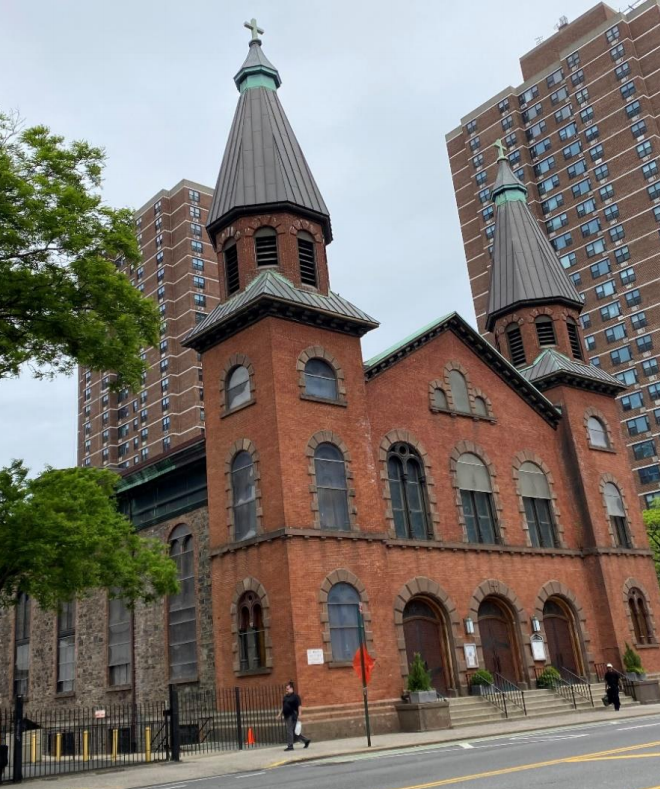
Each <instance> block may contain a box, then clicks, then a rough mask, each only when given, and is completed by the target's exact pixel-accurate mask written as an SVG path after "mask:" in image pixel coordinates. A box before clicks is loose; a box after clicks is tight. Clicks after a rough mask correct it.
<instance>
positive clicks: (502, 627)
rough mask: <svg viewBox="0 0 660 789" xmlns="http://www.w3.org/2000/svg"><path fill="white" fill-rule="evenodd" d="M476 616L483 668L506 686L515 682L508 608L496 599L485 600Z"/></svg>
mask: <svg viewBox="0 0 660 789" xmlns="http://www.w3.org/2000/svg"><path fill="white" fill-rule="evenodd" d="M478 616H479V635H480V636H481V649H482V651H483V655H484V663H485V665H486V668H487V669H488V671H490V672H491V674H501V675H502V676H503V677H504V678H505V679H508V680H509V681H510V682H519V681H520V665H519V660H518V657H517V655H518V647H517V639H516V635H515V628H514V623H513V616H512V614H511V611H510V610H509V608H508V606H506V605H505V604H504V603H503V602H501V601H500V600H498V599H497V598H496V597H486V598H485V599H484V600H482V602H481V604H480V606H479V614H478Z"/></svg>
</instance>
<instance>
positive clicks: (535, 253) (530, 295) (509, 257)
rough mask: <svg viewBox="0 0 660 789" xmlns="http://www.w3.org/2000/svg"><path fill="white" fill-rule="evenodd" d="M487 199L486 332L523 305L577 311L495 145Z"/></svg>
mask: <svg viewBox="0 0 660 789" xmlns="http://www.w3.org/2000/svg"><path fill="white" fill-rule="evenodd" d="M496 147H497V148H498V150H499V152H500V153H499V156H498V158H497V161H498V163H499V166H498V172H497V178H496V179H495V184H494V186H493V191H492V194H491V197H492V199H493V201H494V202H495V205H496V206H497V217H496V220H495V238H494V242H493V263H492V266H491V277H490V294H489V300H488V312H487V316H486V329H487V330H488V331H492V330H493V328H494V326H495V322H496V320H497V319H498V318H499V317H500V316H501V315H504V314H507V313H510V312H513V311H514V310H515V309H518V308H519V307H521V306H523V305H529V306H532V305H540V304H552V303H559V304H564V305H566V306H569V307H572V308H573V309H576V310H578V311H580V310H581V309H582V299H581V298H580V294H579V293H578V292H577V290H576V289H575V286H574V285H573V283H572V282H571V281H570V279H569V278H568V277H567V276H566V272H565V271H564V269H563V268H562V266H561V264H560V262H559V259H558V258H557V253H556V252H555V250H554V248H553V246H552V244H551V243H550V241H549V240H548V238H547V236H546V235H545V233H544V232H543V231H542V230H541V228H540V226H539V223H538V221H537V220H536V218H535V217H534V216H533V214H532V212H531V211H530V209H529V206H528V205H527V189H526V188H525V186H524V185H523V184H522V183H521V182H520V181H519V180H518V179H517V178H516V176H515V175H514V174H513V171H512V170H511V166H510V164H509V160H508V159H507V157H506V155H505V154H504V146H503V144H502V143H501V142H499V143H497V144H496Z"/></svg>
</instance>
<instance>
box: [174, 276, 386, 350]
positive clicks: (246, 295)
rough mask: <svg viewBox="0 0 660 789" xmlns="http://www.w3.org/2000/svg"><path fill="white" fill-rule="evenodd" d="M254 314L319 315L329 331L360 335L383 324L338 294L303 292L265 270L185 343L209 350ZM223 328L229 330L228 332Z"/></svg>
mask: <svg viewBox="0 0 660 789" xmlns="http://www.w3.org/2000/svg"><path fill="white" fill-rule="evenodd" d="M275 306H278V310H277V312H274V311H273V310H269V308H270V307H275ZM255 310H256V311H255ZM251 311H252V314H253V315H254V320H256V319H258V318H259V317H264V316H265V315H266V314H279V315H281V316H282V317H285V318H288V319H290V320H297V319H300V318H302V317H303V316H307V320H309V315H310V314H312V313H315V314H316V317H317V322H319V323H320V322H321V321H323V322H324V323H325V325H327V326H328V327H329V328H335V329H336V330H337V331H348V332H350V333H354V334H357V335H359V336H362V335H363V334H366V332H368V331H369V330H370V329H375V328H376V327H377V326H378V325H379V324H378V321H376V320H375V319H374V318H372V317H371V316H370V315H367V313H366V312H363V311H362V310H361V309H359V308H358V307H356V306H354V305H353V304H351V303H350V302H349V301H347V300H346V299H344V298H342V297H341V296H340V295H339V294H338V293H333V292H332V291H330V292H329V293H328V295H327V296H325V295H323V294H322V293H315V292H312V291H307V290H301V289H299V288H296V287H295V285H294V284H293V283H292V282H291V281H290V280H288V279H287V278H286V277H284V276H283V275H282V274H279V273H278V272H276V271H264V272H262V273H261V274H259V275H258V276H257V277H256V278H255V279H253V280H252V282H251V283H250V284H249V285H248V286H247V287H246V288H245V290H244V291H242V292H241V293H238V294H237V295H236V296H234V297H233V298H232V299H230V300H229V301H226V302H224V303H222V304H218V306H217V307H216V308H215V309H214V310H213V311H212V312H211V313H209V314H208V315H207V316H206V318H204V320H203V321H200V323H198V324H197V326H195V328H194V329H193V330H192V331H191V332H190V333H189V334H188V335H187V337H186V338H185V339H184V341H183V344H184V345H188V346H190V347H193V348H196V347H198V346H200V347H207V345H208V344H212V342H214V341H217V340H218V336H219V334H225V335H227V334H229V333H233V331H234V328H233V327H234V326H235V325H236V326H238V324H237V323H236V321H238V320H239V319H240V327H239V328H242V327H244V326H245V325H246V322H249V319H248V317H247V314H248V313H250V312H251ZM221 327H225V331H224V332H223V331H221ZM236 330H238V329H236Z"/></svg>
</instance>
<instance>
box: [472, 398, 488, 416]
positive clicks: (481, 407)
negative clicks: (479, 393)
mask: <svg viewBox="0 0 660 789" xmlns="http://www.w3.org/2000/svg"><path fill="white" fill-rule="evenodd" d="M474 412H475V414H476V415H477V416H488V406H487V405H486V401H485V400H484V399H483V397H475V398H474Z"/></svg>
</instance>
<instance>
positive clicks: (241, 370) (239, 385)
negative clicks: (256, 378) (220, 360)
mask: <svg viewBox="0 0 660 789" xmlns="http://www.w3.org/2000/svg"><path fill="white" fill-rule="evenodd" d="M225 391H226V397H227V408H228V409H231V408H236V407H237V406H239V405H243V403H247V402H249V401H250V398H251V397H252V393H251V391H250V373H249V372H248V370H247V367H242V366H241V367H234V369H233V370H232V371H231V372H230V373H229V375H228V376H227V385H226V387H225Z"/></svg>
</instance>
